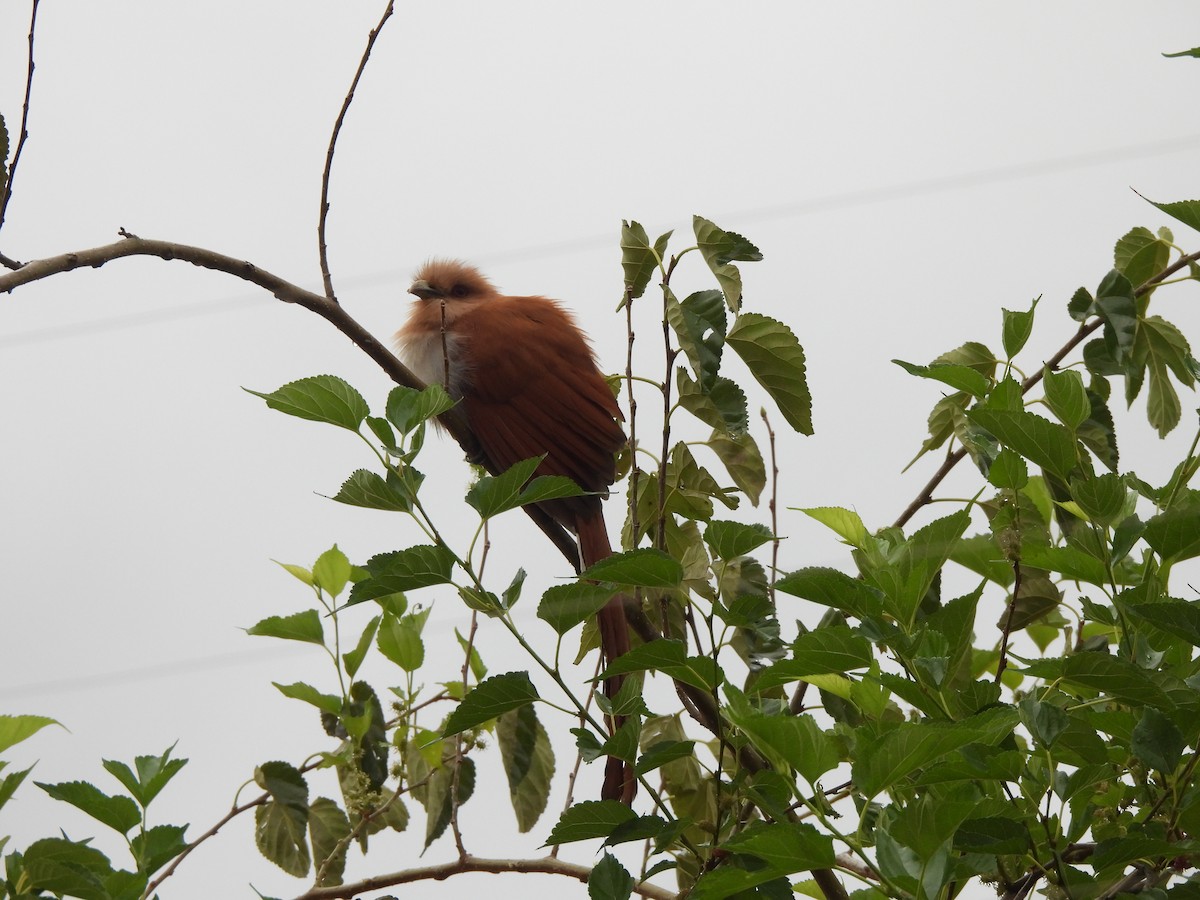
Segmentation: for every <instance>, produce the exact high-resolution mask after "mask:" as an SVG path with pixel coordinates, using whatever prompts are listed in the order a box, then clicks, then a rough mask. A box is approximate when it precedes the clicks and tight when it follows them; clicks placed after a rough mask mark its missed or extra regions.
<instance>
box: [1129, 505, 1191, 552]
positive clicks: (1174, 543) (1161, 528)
mask: <svg viewBox="0 0 1200 900" xmlns="http://www.w3.org/2000/svg"><path fill="white" fill-rule="evenodd" d="M1142 537H1143V538H1144V539H1145V541H1146V543H1147V544H1149V545H1150V547H1151V548H1152V549H1153V550H1154V552H1155V553H1157V554H1158V555H1159V556H1161V557H1162V558H1163V560H1164V561H1168V560H1169V561H1171V562H1178V561H1179V560H1182V559H1191V558H1192V557H1194V556H1200V504H1196V503H1193V504H1188V505H1186V506H1176V507H1173V508H1171V509H1168V510H1167V511H1166V512H1162V513H1159V514H1158V515H1157V516H1154V517H1153V518H1152V519H1150V521H1148V522H1147V523H1146V530H1145V531H1144V532H1143V533H1142Z"/></svg>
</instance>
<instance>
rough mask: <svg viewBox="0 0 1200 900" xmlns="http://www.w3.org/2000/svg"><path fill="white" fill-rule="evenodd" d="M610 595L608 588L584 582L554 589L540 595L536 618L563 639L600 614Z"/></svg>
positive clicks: (556, 586)
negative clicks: (565, 635) (575, 628)
mask: <svg viewBox="0 0 1200 900" xmlns="http://www.w3.org/2000/svg"><path fill="white" fill-rule="evenodd" d="M613 593H614V590H613V588H611V587H605V586H604V585H602V584H593V583H591V582H587V581H577V582H572V583H571V584H559V585H555V586H554V587H551V588H550V589H548V590H547V591H546V593H544V594H542V600H541V602H540V603H539V604H538V611H537V614H538V618H539V619H541V620H542V621H543V622H546V623H547V624H549V625H550V627H551V628H553V629H554V631H555V633H557V634H559V635H564V634H566V633H567V632H568V631H570V630H571V629H572V628H574V627H575V626H576V625H579V624H580V623H582V622H586V621H587V620H588V619H590V618H591V617H592V616H594V615H596V613H598V612H600V610H602V609H603V608H604V607H605V605H606V604H607V603H608V601H609V600H610V599H612V596H613Z"/></svg>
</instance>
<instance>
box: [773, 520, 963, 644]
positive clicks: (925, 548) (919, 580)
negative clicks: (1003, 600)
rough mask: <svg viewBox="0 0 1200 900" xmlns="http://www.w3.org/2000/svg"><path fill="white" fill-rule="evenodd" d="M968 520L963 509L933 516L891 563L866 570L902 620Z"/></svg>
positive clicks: (918, 601)
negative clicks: (937, 517) (870, 570)
mask: <svg viewBox="0 0 1200 900" xmlns="http://www.w3.org/2000/svg"><path fill="white" fill-rule="evenodd" d="M970 524H971V517H970V515H969V514H968V513H967V512H965V511H959V512H956V513H952V514H950V515H948V516H945V517H943V518H941V519H936V520H934V521H933V522H930V523H929V524H928V525H926V526H924V527H923V528H920V529H918V530H917V531H916V532H914V534H913V536H912V537H910V538H909V539H908V540H906V541H905V542H904V543H903V544H901V545H900V547H899V548H898V549H897V550H896V551H895V552H894V554H893V560H892V563H891V565H889V566H887V567H885V568H880V569H876V570H874V571H872V572H870V573H869V576H868V581H870V582H872V583H873V584H875V585H876V586H877V587H878V588H879V589H880V590H881V591H883V593H884V594H885V595H886V596H888V597H889V598H891V600H892V602H893V604H894V606H895V612H896V613H897V614H898V617H899V618H900V619H901V620H902V621H903V622H905V623H908V624H911V623H912V622H913V620H914V617H915V616H916V613H917V609H918V608H919V606H920V604H921V601H922V600H923V599H924V598H925V595H926V594H927V593H928V592H929V589H930V588H931V587H932V586H933V583H934V579H935V578H937V576H938V573H939V572H940V571H941V569H942V566H943V565H945V564H946V561H947V560H948V559H949V558H950V554H951V552H953V550H954V547H955V545H956V544H957V543H958V542H959V540H961V539H962V536H963V534H964V533H965V532H966V530H967V527H968V526H969V525H970ZM777 586H778V585H777Z"/></svg>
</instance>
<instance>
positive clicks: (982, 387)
mask: <svg viewBox="0 0 1200 900" xmlns="http://www.w3.org/2000/svg"><path fill="white" fill-rule="evenodd" d="M892 362H893V363H895V364H896V365H898V366H899V367H900V368H902V369H903V370H904V371H905V372H907V373H908V374H909V375H916V376H917V377H918V378H928V379H931V380H933V381H940V382H941V383H942V384H946V385H949V386H950V387H952V388H954V389H955V390H956V391H966V392H967V393H969V394H971V395H973V396H975V397H983V396H984V395H986V394H987V392H988V390H990V389H991V386H992V383H991V382H990V381H989V380H988V379H987V378H986V377H985V376H983V375H981V374H980V373H979V371H978V370H977V369H972V368H971V367H970V366H963V365H957V364H954V363H936V364H934V365H932V366H918V365H916V364H915V363H910V362H905V361H904V360H902V359H893V360H892Z"/></svg>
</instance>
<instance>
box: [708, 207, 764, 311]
mask: <svg viewBox="0 0 1200 900" xmlns="http://www.w3.org/2000/svg"><path fill="white" fill-rule="evenodd" d="M692 229H693V231H694V232H695V234H696V246H697V247H698V248H699V250H700V255H701V256H703V257H704V261H705V262H706V263H708V267H709V269H710V270H712V273H713V275H715V276H716V279H717V283H718V284H719V285H720V286H721V291H722V292H723V293H724V294H725V302H726V304H728V306H729V308H730V309H731V310H733V311H734V312H737V311H738V309H739V308H740V307H741V305H742V276H741V273H740V272H738V270H737V266H734V265H733V263H734V262H758V261H759V260H761V259H762V253H761V252H759V249H758V248H757V247H755V246H754V245H753V244H752V243H750V242H749V241H748V240H746V239H745V238H744V237H742V236H741V235H740V234H736V233H734V232H732V231H724V230H722V229H721V228H718V227H717V226H716V225H714V224H713V223H712V222H710V221H708V219H705V218H702V217H700V216H692Z"/></svg>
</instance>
